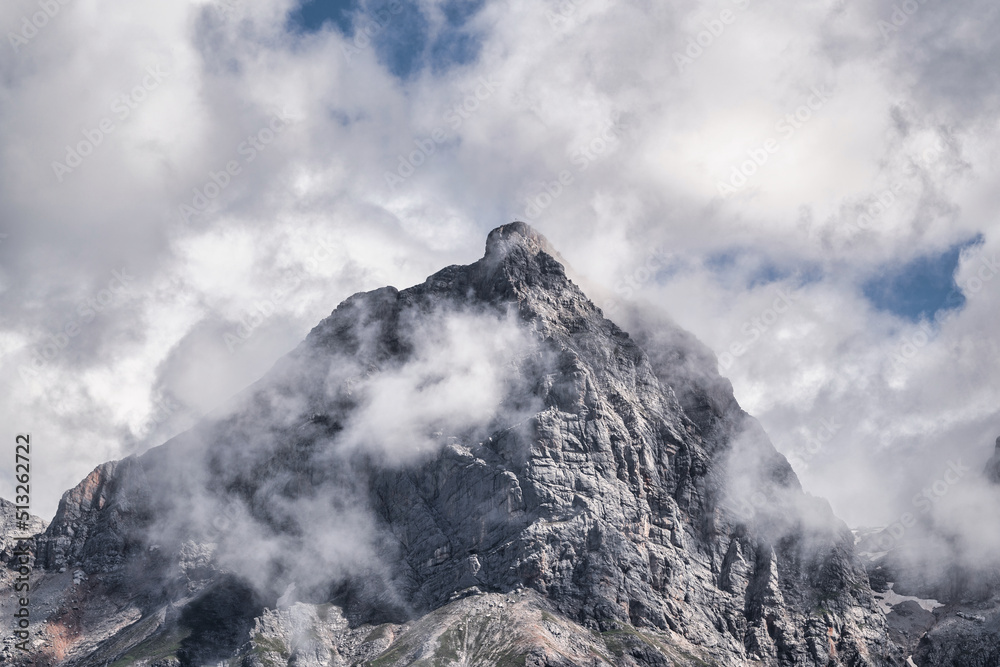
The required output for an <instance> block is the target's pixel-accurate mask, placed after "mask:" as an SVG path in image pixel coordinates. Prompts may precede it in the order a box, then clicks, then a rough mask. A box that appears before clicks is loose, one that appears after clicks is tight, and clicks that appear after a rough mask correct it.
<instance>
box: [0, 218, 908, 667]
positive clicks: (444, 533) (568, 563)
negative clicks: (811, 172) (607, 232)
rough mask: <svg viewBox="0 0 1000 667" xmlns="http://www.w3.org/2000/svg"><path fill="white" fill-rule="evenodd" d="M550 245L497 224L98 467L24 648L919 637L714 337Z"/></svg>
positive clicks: (805, 657)
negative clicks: (892, 617)
mask: <svg viewBox="0 0 1000 667" xmlns="http://www.w3.org/2000/svg"><path fill="white" fill-rule="evenodd" d="M557 257H558V255H557V254H556V253H555V252H554V251H553V250H552V249H551V248H550V247H549V245H548V243H547V242H546V241H545V239H544V238H543V237H541V236H540V235H538V234H537V233H536V232H535V231H534V230H532V229H531V228H530V227H528V226H527V225H524V224H523V223H512V224H510V225H505V226H503V227H500V228H498V229H496V230H494V231H493V232H492V233H491V234H490V235H489V239H488V241H487V248H486V254H485V256H484V257H483V258H482V259H480V260H479V261H478V262H475V263H474V264H471V265H469V266H452V267H448V268H446V269H443V270H442V271H440V272H438V273H437V274H435V275H433V276H431V277H430V278H428V279H427V281H426V282H425V283H423V284H421V285H417V286H415V287H412V288H410V289H407V290H403V291H399V290H396V289H395V288H391V287H387V288H383V289H380V290H376V291H374V292H369V293H363V294H358V295H355V296H353V297H351V298H350V299H348V300H347V301H345V302H344V303H342V304H341V305H340V306H339V307H338V308H337V309H336V310H335V311H334V312H333V314H331V315H330V317H328V318H327V319H325V320H324V321H323V322H321V323H320V324H319V325H318V326H317V327H316V328H315V329H313V331H312V332H310V334H309V335H308V337H307V338H306V340H305V341H304V342H303V343H302V344H301V345H300V346H299V347H298V348H296V349H295V350H294V351H293V352H292V353H290V354H289V355H288V356H287V357H285V358H284V359H282V360H281V361H280V362H279V363H278V364H276V366H275V367H274V368H273V369H272V370H271V371H270V372H269V373H268V374H267V375H266V376H265V377H264V378H263V379H261V380H260V381H259V382H257V383H256V384H255V385H253V386H252V387H250V388H249V389H247V390H246V391H245V392H244V393H243V394H241V395H240V396H238V397H237V398H236V399H234V401H233V403H232V405H231V406H229V407H228V408H227V409H225V410H223V411H220V412H219V413H218V414H215V415H212V416H211V417H210V418H208V419H206V420H204V421H203V422H202V423H201V424H199V425H198V426H197V427H195V428H194V429H192V430H191V431H189V432H187V433H185V434H182V435H181V436H178V437H177V438H174V439H173V440H171V441H170V442H168V443H166V444H165V445H163V446H161V447H158V448H156V449H154V450H151V451H149V452H147V453H146V454H144V455H143V456H140V457H135V458H129V459H126V460H123V461H118V462H112V463H107V464H104V465H102V466H100V467H98V468H97V469H96V470H95V471H94V472H93V473H92V474H91V475H90V476H89V477H88V478H87V479H86V480H84V481H83V482H82V483H81V484H80V485H79V486H77V487H76V488H75V489H73V490H71V491H69V492H67V494H66V495H65V496H64V497H63V499H62V501H61V503H60V506H59V510H58V512H57V514H56V516H55V518H54V519H53V521H52V523H51V524H50V525H49V526H48V528H47V529H46V530H45V532H44V533H43V534H42V535H41V536H40V537H39V539H38V547H37V548H38V552H37V562H38V563H39V565H40V566H41V567H42V568H43V569H44V572H45V574H44V576H42V577H41V579H40V581H39V584H38V587H37V592H36V596H37V599H38V600H39V601H40V604H44V605H46V606H47V607H46V610H45V612H44V613H37V614H36V615H35V617H34V618H35V619H36V620H35V622H34V624H33V626H32V632H33V633H34V637H35V640H34V642H35V643H34V645H35V651H36V652H35V654H34V655H33V656H31V657H30V658H26V657H24V656H18V655H13V654H8V655H6V656H5V659H7V660H13V664H29V663H30V661H31V660H33V661H34V662H33V663H30V664H37V665H42V664H53V665H54V664H65V665H104V664H109V665H115V666H116V667H119V666H124V665H168V664H179V665H203V664H217V663H218V662H219V661H222V662H223V664H227V663H228V664H231V665H243V666H244V667H251V666H253V667H256V666H262V665H355V664H368V665H409V664H426V665H452V664H462V665H501V664H510V665H538V666H542V665H550V666H553V667H554V666H557V665H560V666H561V665H605V664H609V665H705V664H711V665H727V666H728V665H731V666H734V667H735V666H738V665H783V666H784V665H789V666H790V665H816V666H820V665H823V666H829V665H852V666H860V665H866V666H875V665H901V664H903V656H902V655H901V654H900V652H899V650H898V649H897V648H896V646H895V645H894V644H893V643H892V642H891V641H890V638H889V634H888V629H887V627H886V623H885V618H884V615H883V613H882V612H881V610H880V609H879V607H878V605H877V601H876V600H875V598H874V597H873V594H872V591H871V589H870V587H869V584H868V578H867V575H866V573H865V570H864V568H863V566H862V564H861V562H860V561H859V559H858V557H857V555H856V554H855V552H854V546H853V542H854V541H853V536H852V535H851V533H850V532H849V531H848V530H847V528H846V527H845V526H844V525H843V524H842V523H841V522H840V521H839V520H837V519H836V518H835V517H834V516H833V514H832V513H831V511H830V510H829V507H828V506H827V505H826V504H825V503H823V502H821V501H819V500H817V499H814V498H811V497H809V496H808V495H807V494H805V493H803V491H802V490H801V488H800V486H799V483H798V480H797V479H796V477H795V475H794V473H793V472H792V470H791V468H790V466H789V465H788V463H787V462H786V461H785V459H784V458H783V457H781V456H780V455H779V454H778V453H777V452H776V451H775V450H774V448H773V447H772V446H771V444H770V443H769V441H768V440H767V437H766V435H765V434H764V433H763V431H762V429H761V428H760V426H759V425H758V424H757V423H756V421H755V420H753V419H752V418H751V417H749V416H748V415H747V414H746V413H744V412H743V410H742V409H740V407H739V405H738V404H737V403H736V401H735V399H734V398H733V394H732V388H731V386H730V385H729V383H728V382H727V381H726V380H724V379H723V378H721V377H719V375H718V373H717V371H716V361H715V358H714V356H713V355H712V354H711V353H710V352H709V351H708V350H706V349H705V348H703V347H702V346H701V345H700V344H698V343H697V341H694V340H693V339H692V338H691V337H690V336H689V335H688V334H685V333H684V332H682V331H680V330H678V329H677V328H676V327H675V326H673V325H672V324H670V323H660V324H659V325H658V326H656V327H646V328H636V329H634V330H633V331H634V334H635V336H634V337H633V336H630V335H629V333H626V332H625V331H623V330H622V329H621V328H619V327H618V326H617V325H616V324H614V323H613V322H611V321H609V320H607V319H605V317H604V316H603V314H602V312H601V311H600V310H599V309H598V308H597V307H596V306H594V304H593V303H591V302H590V301H589V300H588V299H587V298H586V296H585V295H584V294H583V293H582V292H581V290H580V289H579V288H578V287H577V286H576V285H575V284H574V283H573V282H572V281H571V280H570V279H569V278H567V276H566V272H565V269H564V267H563V265H562V264H560V262H559V261H558V259H557ZM0 611H3V613H5V614H6V610H5V609H3V610H0ZM18 660H20V663H19V662H18Z"/></svg>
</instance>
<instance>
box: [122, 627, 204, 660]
mask: <svg viewBox="0 0 1000 667" xmlns="http://www.w3.org/2000/svg"><path fill="white" fill-rule="evenodd" d="M190 634H191V629H190V628H186V627H184V626H178V627H175V628H173V629H171V630H169V631H168V632H163V633H159V634H155V635H153V636H152V637H149V638H148V639H146V640H144V641H142V642H139V643H138V644H136V645H135V646H134V647H132V648H131V649H129V651H128V652H127V653H126V654H125V655H123V656H122V657H121V658H118V659H117V660H115V661H114V662H113V663H111V665H110V667H128V666H129V665H132V664H135V663H136V662H138V661H139V660H149V661H154V660H163V659H164V658H176V657H177V651H179V650H180V648H181V642H183V641H184V640H185V639H187V638H188V636H189V635H190Z"/></svg>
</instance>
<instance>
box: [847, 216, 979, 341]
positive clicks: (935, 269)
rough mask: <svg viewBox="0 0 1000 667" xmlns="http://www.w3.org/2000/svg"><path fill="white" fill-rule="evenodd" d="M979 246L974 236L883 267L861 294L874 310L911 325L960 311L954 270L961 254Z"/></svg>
mask: <svg viewBox="0 0 1000 667" xmlns="http://www.w3.org/2000/svg"><path fill="white" fill-rule="evenodd" d="M982 242H983V237H982V236H977V237H975V238H973V239H970V240H968V241H965V242H963V243H957V244H955V245H953V246H951V247H950V248H948V249H946V250H944V251H943V252H941V253H938V254H928V255H923V256H921V257H917V258H916V259H913V260H911V261H909V262H907V263H905V264H901V265H898V266H889V267H885V268H884V269H883V270H882V271H880V272H879V274H878V275H876V276H874V277H872V278H869V279H868V280H867V281H865V283H864V284H863V285H862V292H863V294H864V295H865V298H867V299H868V301H869V302H871V304H872V305H873V306H875V308H876V309H878V310H881V311H883V312H889V313H892V314H893V315H896V316H898V317H902V318H905V319H908V320H911V321H914V322H917V321H920V320H921V319H934V316H935V315H937V313H939V312H941V311H946V310H954V309H956V308H961V307H962V306H964V305H965V296H964V295H963V294H962V292H961V290H960V289H959V287H958V285H957V284H956V283H955V270H956V269H957V268H958V261H959V258H960V257H961V254H962V251H963V250H965V249H967V248H970V247H972V246H975V245H979V244H981V243H982Z"/></svg>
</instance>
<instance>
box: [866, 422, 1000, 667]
mask: <svg viewBox="0 0 1000 667" xmlns="http://www.w3.org/2000/svg"><path fill="white" fill-rule="evenodd" d="M965 467H966V466H964V465H960V462H959V464H956V465H954V466H952V470H957V472H955V473H954V475H953V480H952V481H953V482H954V485H953V486H951V487H948V486H946V485H945V484H941V483H940V482H939V485H940V486H939V487H938V488H934V487H931V489H930V493H929V494H928V495H925V496H923V498H927V499H928V501H929V502H928V503H925V504H924V505H923V509H924V510H926V512H925V513H919V512H918V513H917V518H916V519H915V520H914V522H913V523H912V525H910V526H909V527H908V528H907V529H906V530H905V531H902V530H900V526H896V527H895V529H894V528H893V527H890V528H888V529H886V530H883V531H880V532H877V533H874V534H872V535H870V536H867V537H866V538H865V539H862V540H861V541H860V542H859V545H858V547H859V549H862V550H864V551H868V552H870V554H868V557H869V559H870V563H869V564H868V569H869V572H870V580H871V583H872V585H873V586H874V587H875V588H876V589H877V591H878V593H877V597H880V598H883V597H884V598H885V599H886V600H887V601H888V602H891V603H893V604H892V606H891V609H890V610H888V613H887V616H886V619H887V622H888V624H889V629H890V636H891V637H892V638H893V640H894V641H895V642H896V644H897V645H899V646H900V647H901V648H903V649H904V652H905V653H907V654H912V657H913V661H914V662H915V664H917V665H921V666H923V665H933V666H934V667H994V666H995V665H1000V556H998V547H1000V544H998V543H997V532H996V530H995V528H994V526H995V518H994V515H993V513H991V512H988V508H992V507H997V506H998V505H1000V476H998V471H1000V438H997V444H996V450H995V452H994V455H993V457H992V458H991V459H990V460H989V461H988V462H987V464H986V467H985V469H984V470H983V471H982V474H981V475H974V474H969V475H966V474H965V471H964V470H963V468H965ZM944 479H945V481H947V480H948V477H945V478H944Z"/></svg>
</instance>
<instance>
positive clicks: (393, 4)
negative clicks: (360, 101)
mask: <svg viewBox="0 0 1000 667" xmlns="http://www.w3.org/2000/svg"><path fill="white" fill-rule="evenodd" d="M484 5H485V0H449V1H448V2H446V3H444V4H443V5H442V6H441V7H440V11H441V12H442V14H443V18H444V21H443V22H442V26H441V29H440V30H439V31H438V32H437V34H431V33H432V26H431V21H430V19H429V17H428V16H427V15H426V14H425V13H424V12H423V10H422V9H421V7H420V4H419V3H417V2H414V1H413V0H377V1H375V2H368V3H366V2H363V1H362V0H302V2H301V3H300V4H299V5H298V7H296V9H294V10H293V11H292V12H290V13H289V15H288V25H289V30H290V31H291V32H292V33H295V34H299V35H302V34H309V33H314V32H318V31H320V30H324V29H326V28H327V27H328V26H334V27H336V28H337V30H339V31H340V32H341V34H343V35H344V36H345V37H348V38H350V39H351V40H353V42H354V43H353V45H352V46H354V47H356V48H361V49H364V48H374V49H375V52H376V54H377V55H378V58H379V61H380V62H381V63H382V64H383V65H385V67H386V68H387V69H388V70H389V71H390V72H392V74H394V75H395V76H397V77H399V78H400V79H408V78H410V77H411V76H413V75H415V74H416V73H418V72H419V71H421V70H422V69H423V68H424V67H427V66H429V67H430V68H431V71H432V72H434V73H435V74H442V73H445V72H447V71H448V70H450V69H451V68H453V67H457V66H462V65H467V64H469V63H472V62H475V60H476V58H478V57H479V53H480V50H481V48H482V35H480V34H478V33H476V32H474V31H472V30H471V29H469V27H468V25H467V24H468V22H469V21H470V20H471V19H472V18H473V17H475V15H476V14H477V13H478V12H479V11H480V10H481V9H482V8H483V6H484ZM361 32H363V33H364V34H360V33H361Z"/></svg>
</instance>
